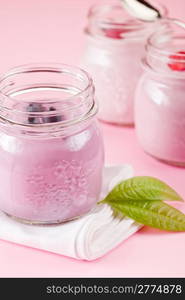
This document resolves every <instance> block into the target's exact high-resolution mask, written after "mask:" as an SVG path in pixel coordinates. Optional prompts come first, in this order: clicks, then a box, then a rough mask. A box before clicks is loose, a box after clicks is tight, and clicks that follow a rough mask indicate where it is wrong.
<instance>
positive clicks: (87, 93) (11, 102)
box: [0, 64, 104, 224]
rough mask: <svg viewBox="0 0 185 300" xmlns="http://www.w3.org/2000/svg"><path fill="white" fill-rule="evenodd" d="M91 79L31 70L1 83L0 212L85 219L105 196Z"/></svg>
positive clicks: (48, 68)
mask: <svg viewBox="0 0 185 300" xmlns="http://www.w3.org/2000/svg"><path fill="white" fill-rule="evenodd" d="M96 113H97V106H96V104H95V101H94V86H93V82H92V80H91V78H90V77H89V75H88V74H87V73H86V72H85V71H83V70H81V69H78V68H75V67H71V66H68V65H60V64H53V65H50V64H48V65H28V66H22V67H18V68H15V69H12V70H11V71H9V72H8V73H7V74H5V75H4V76H3V78H1V80H0V165H1V168H0V186H1V189H0V209H1V210H2V211H3V212H5V213H6V214H8V215H10V216H12V217H15V218H16V219H18V220H21V221H23V222H29V223H46V224H50V223H59V222H63V221H66V220H71V219H73V218H76V217H79V216H81V215H83V214H85V213H87V212H88V211H89V210H91V208H92V207H93V206H94V205H95V203H96V202H97V200H98V196H99V193H100V189H101V182H102V168H103V159H104V158H103V157H104V151H103V143H102V136H101V134H100V131H99V129H98V127H97V121H96V119H95V115H96Z"/></svg>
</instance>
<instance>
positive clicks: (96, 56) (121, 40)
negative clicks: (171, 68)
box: [81, 1, 167, 126]
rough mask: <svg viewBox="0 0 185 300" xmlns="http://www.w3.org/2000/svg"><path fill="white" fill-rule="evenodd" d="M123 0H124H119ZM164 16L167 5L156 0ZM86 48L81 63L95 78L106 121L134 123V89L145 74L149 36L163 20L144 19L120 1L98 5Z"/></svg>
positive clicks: (90, 20) (93, 10)
mask: <svg viewBox="0 0 185 300" xmlns="http://www.w3.org/2000/svg"><path fill="white" fill-rule="evenodd" d="M119 2H120V1H119ZM155 6H156V7H157V8H158V10H159V11H160V13H161V16H165V15H166V14H167V12H166V9H165V8H164V7H161V6H159V5H158V4H156V3H155ZM87 22H88V23H87V27H86V29H85V34H86V41H87V42H86V47H85V51H84V55H83V57H82V61H81V64H82V66H83V68H84V69H86V70H87V71H88V72H89V73H90V74H91V75H92V78H93V81H94V83H95V88H96V96H97V100H98V102H99V114H98V117H99V119H101V120H102V121H105V122H109V123H113V124H117V125H125V126H130V125H131V126H132V125H133V124H134V92H135V87H136V85H137V83H138V80H139V78H140V76H141V74H142V68H141V65H140V60H141V57H142V56H143V53H144V45H145V42H146V39H147V37H148V36H149V35H150V34H151V33H152V32H153V31H155V30H156V29H157V28H158V26H159V22H157V21H153V22H143V21H140V20H139V19H136V18H135V17H133V16H131V15H130V14H129V13H128V12H127V11H126V10H125V9H124V7H123V6H122V5H121V2H120V5H119V3H118V1H117V4H112V5H106V4H105V5H97V6H94V7H92V8H91V9H90V11H89V14H88V20H87Z"/></svg>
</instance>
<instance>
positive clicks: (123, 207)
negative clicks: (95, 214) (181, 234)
mask: <svg viewBox="0 0 185 300" xmlns="http://www.w3.org/2000/svg"><path fill="white" fill-rule="evenodd" d="M108 204H110V206H111V207H112V209H113V212H114V215H116V216H117V217H118V218H120V217H121V216H123V215H126V216H127V217H129V218H131V219H133V220H135V221H137V222H138V223H141V224H144V225H148V226H151V227H154V228H159V229H162V230H169V231H185V214H183V213H182V212H180V211H179V210H177V209H175V208H173V207H172V206H170V205H168V204H166V203H164V202H162V201H157V200H156V201H155V200H154V201H137V200H124V201H122V202H117V203H116V202H114V203H109V202H108Z"/></svg>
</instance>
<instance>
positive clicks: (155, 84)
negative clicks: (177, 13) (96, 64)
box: [135, 21, 185, 166]
mask: <svg viewBox="0 0 185 300" xmlns="http://www.w3.org/2000/svg"><path fill="white" fill-rule="evenodd" d="M163 23H165V21H164V22H163ZM166 24H167V26H166V27H165V26H163V30H160V31H158V32H157V33H155V34H153V35H152V36H151V37H150V38H149V39H148V42H147V45H146V54H145V58H144V59H143V61H142V65H143V67H144V74H143V76H142V78H141V79H140V81H139V83H138V87H137V90H136V97H135V122H136V132H137V136H138V139H139V142H140V144H141V146H142V147H143V149H144V150H145V151H146V152H147V153H149V154H150V155H152V156H154V157H155V158H158V159H160V160H162V161H164V162H166V163H169V164H173V165H177V166H185V28H184V29H183V28H181V27H179V26H177V25H175V24H174V23H173V22H167V23H166ZM184 26H185V25H184Z"/></svg>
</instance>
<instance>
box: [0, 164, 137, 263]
mask: <svg viewBox="0 0 185 300" xmlns="http://www.w3.org/2000/svg"><path fill="white" fill-rule="evenodd" d="M132 176H133V169H132V167H131V166H130V165H122V166H108V167H105V168H104V174H103V186H102V193H101V195H100V199H102V198H103V197H104V196H105V195H106V194H107V193H108V192H109V191H110V190H111V189H112V188H113V187H114V186H115V185H116V184H117V183H119V182H120V181H122V180H124V179H127V178H129V177H132ZM140 227H141V225H140V224H137V223H136V222H134V221H133V220H131V219H129V218H127V217H125V218H124V219H123V220H121V221H120V220H119V219H116V218H114V217H113V216H112V211H111V208H110V207H109V206H108V205H97V206H96V207H95V208H94V209H93V211H91V212H90V213H89V214H87V215H85V216H83V217H81V218H79V219H77V220H74V221H70V222H66V223H63V224H59V225H49V226H46V225H43V226H37V225H29V224H23V223H19V222H17V221H15V220H13V219H12V218H10V217H8V216H6V215H5V214H4V213H0V239H3V240H7V241H11V242H14V243H17V244H22V245H26V246H29V247H34V248H38V249H43V250H47V251H51V252H54V253H58V254H62V255H65V256H69V257H73V258H76V259H83V260H93V259H96V258H99V257H101V256H103V255H104V254H106V253H107V252H109V251H110V250H112V249H113V248H114V247H116V246H117V245H118V244H120V243H121V242H122V241H124V240H125V239H127V238H128V237H129V236H131V235H132V234H133V233H135V232H136V231H137V230H138V229H139V228H140Z"/></svg>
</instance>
